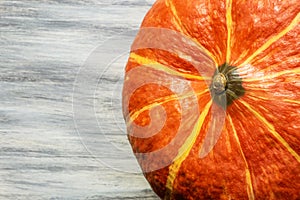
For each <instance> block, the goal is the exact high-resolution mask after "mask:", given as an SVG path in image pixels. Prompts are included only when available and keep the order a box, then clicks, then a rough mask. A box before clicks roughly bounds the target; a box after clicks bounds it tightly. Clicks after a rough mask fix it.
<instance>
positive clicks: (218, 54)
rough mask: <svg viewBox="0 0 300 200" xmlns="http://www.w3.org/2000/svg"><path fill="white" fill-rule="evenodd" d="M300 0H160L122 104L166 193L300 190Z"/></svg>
mask: <svg viewBox="0 0 300 200" xmlns="http://www.w3.org/2000/svg"><path fill="white" fill-rule="evenodd" d="M299 11H300V1H299V0H289V1H280V0H272V1H267V0H254V1H237V0H226V1H225V0H221V1H220V0H210V1H205V0H189V1H182V0H158V1H157V2H156V3H155V4H154V5H153V7H152V8H151V10H150V11H149V12H148V14H147V15H146V17H145V19H144V21H143V23H142V25H141V29H140V31H139V33H138V34H137V37H136V39H135V41H134V43H133V45H132V48H131V53H130V57H129V60H128V64H127V66H126V75H125V80H124V88H123V113H124V118H125V121H126V124H127V129H128V138H129V141H130V143H131V145H132V149H133V152H134V153H135V155H136V157H137V160H138V162H139V164H140V166H141V168H142V170H143V172H144V175H145V177H146V179H147V180H148V182H149V183H150V185H151V187H152V188H153V190H154V191H155V192H156V193H157V194H158V196H159V197H161V198H162V199H300V156H299V154H300V38H299V35H300V25H299V21H300V14H299Z"/></svg>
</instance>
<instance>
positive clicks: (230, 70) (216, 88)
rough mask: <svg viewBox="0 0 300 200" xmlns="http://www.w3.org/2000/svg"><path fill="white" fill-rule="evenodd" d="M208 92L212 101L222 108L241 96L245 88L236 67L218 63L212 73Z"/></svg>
mask: <svg viewBox="0 0 300 200" xmlns="http://www.w3.org/2000/svg"><path fill="white" fill-rule="evenodd" d="M210 93H211V96H212V99H213V101H214V102H215V103H217V104H218V105H220V106H221V107H222V108H224V109H226V108H227V107H228V106H229V105H230V104H232V102H233V101H234V100H235V99H238V98H239V97H241V96H243V95H244V94H245V89H244V88H243V86H242V79H241V77H240V76H239V74H238V72H237V70H236V67H234V66H230V65H228V64H227V63H224V64H223V65H220V66H219V67H218V69H217V70H216V71H215V73H214V75H213V78H212V83H211V85H210Z"/></svg>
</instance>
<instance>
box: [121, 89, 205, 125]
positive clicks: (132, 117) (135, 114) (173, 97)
mask: <svg viewBox="0 0 300 200" xmlns="http://www.w3.org/2000/svg"><path fill="white" fill-rule="evenodd" d="M208 91H209V90H208V88H207V89H205V90H203V91H202V92H198V93H194V92H189V93H187V94H184V95H181V96H178V95H176V94H172V95H169V96H165V97H161V98H158V99H156V100H155V102H153V103H151V104H149V105H146V106H144V107H142V108H140V109H139V110H137V111H133V112H132V113H130V114H129V116H130V120H128V121H127V125H130V124H131V123H132V122H133V121H134V120H135V119H136V118H137V117H138V116H139V115H140V114H141V113H142V112H144V111H146V110H151V109H152V108H154V107H156V106H159V105H162V104H165V103H168V102H170V101H174V100H181V99H185V98H188V97H192V96H195V95H196V96H202V95H203V94H205V93H207V92H208Z"/></svg>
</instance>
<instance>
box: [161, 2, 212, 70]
mask: <svg viewBox="0 0 300 200" xmlns="http://www.w3.org/2000/svg"><path fill="white" fill-rule="evenodd" d="M165 2H166V6H167V7H168V8H170V10H171V12H172V14H173V16H174V19H175V20H173V21H174V23H175V26H176V28H177V29H178V30H180V32H181V33H182V34H184V35H185V36H188V37H190V38H191V39H192V40H193V42H195V43H196V44H197V45H198V46H199V47H200V48H201V50H203V51H204V52H205V53H206V54H207V55H208V56H209V57H210V58H211V59H212V60H213V61H214V63H215V64H216V67H217V63H218V62H217V61H216V58H215V56H214V55H213V54H212V53H211V52H210V51H208V50H207V49H206V48H204V47H203V46H202V45H201V44H200V43H199V42H198V40H197V39H195V38H193V37H192V36H191V35H190V34H189V32H188V31H187V30H186V28H185V26H184V25H183V24H182V22H181V19H180V17H179V16H178V14H177V10H176V8H175V6H174V4H173V2H172V0H166V1H165Z"/></svg>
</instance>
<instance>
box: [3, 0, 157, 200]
mask: <svg viewBox="0 0 300 200" xmlns="http://www.w3.org/2000/svg"><path fill="white" fill-rule="evenodd" d="M152 3H153V1H151V0H126V1H122V0H118V1H115V0H61V1H60V0H40V1H36V0H22V1H14V0H1V1H0V38H1V39H0V65H1V67H0V88H1V90H0V136H1V140H0V199H14V200H15V199H101V200H103V199H158V198H157V196H156V195H155V194H154V193H153V192H152V190H151V189H150V187H149V185H148V183H147V181H146V180H145V178H144V177H143V175H142V173H141V172H140V169H139V167H138V164H137V163H136V160H135V158H134V156H133V154H132V151H131V149H130V145H129V143H128V141H127V136H126V131H125V125H124V122H123V118H122V113H121V90H122V80H123V71H124V66H125V63H126V58H127V55H128V52H129V48H130V44H131V42H132V40H133V38H134V35H135V33H136V31H137V29H138V27H139V25H140V23H141V21H142V19H143V17H144V15H145V14H146V12H147V11H148V10H149V8H150V7H151V4H152Z"/></svg>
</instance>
